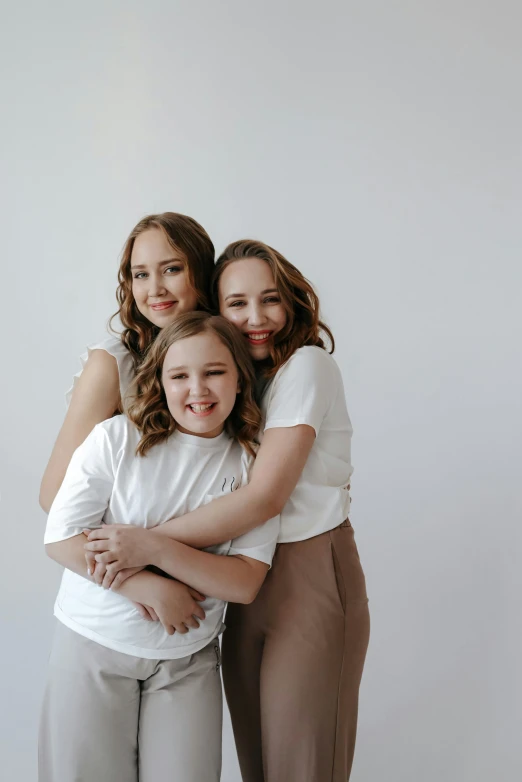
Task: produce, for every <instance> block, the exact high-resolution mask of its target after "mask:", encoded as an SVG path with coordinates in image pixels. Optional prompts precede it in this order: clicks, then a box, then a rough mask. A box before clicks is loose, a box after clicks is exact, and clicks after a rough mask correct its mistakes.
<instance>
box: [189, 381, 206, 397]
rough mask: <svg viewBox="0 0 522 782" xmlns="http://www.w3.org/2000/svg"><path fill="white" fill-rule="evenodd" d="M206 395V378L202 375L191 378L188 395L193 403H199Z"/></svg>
mask: <svg viewBox="0 0 522 782" xmlns="http://www.w3.org/2000/svg"><path fill="white" fill-rule="evenodd" d="M207 394H208V383H207V378H206V377H205V376H204V375H203V376H202V377H200V376H195V377H193V378H192V382H191V384H190V395H191V396H192V397H193V399H194V401H199V400H200V399H202V398H203V397H205V396H207Z"/></svg>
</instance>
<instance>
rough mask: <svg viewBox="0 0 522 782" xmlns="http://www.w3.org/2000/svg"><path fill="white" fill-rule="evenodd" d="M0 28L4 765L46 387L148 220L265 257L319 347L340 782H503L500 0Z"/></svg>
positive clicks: (513, 94) (516, 462)
mask: <svg viewBox="0 0 522 782" xmlns="http://www.w3.org/2000/svg"><path fill="white" fill-rule="evenodd" d="M2 17H3V19H2V31H1V32H0V36H1V40H0V59H1V65H2V85H1V99H2V107H3V110H4V111H3V118H2V126H1V131H0V132H1V134H2V143H1V150H2V152H1V155H2V156H1V179H2V210H1V213H2V217H3V218H4V219H5V221H4V228H3V231H2V239H3V242H2V245H3V246H2V286H1V290H2V305H1V308H0V313H1V318H2V378H3V379H2V384H1V391H2V413H3V426H2V430H3V431H2V438H1V455H2V467H1V474H0V480H1V487H0V489H1V495H2V504H1V513H2V534H3V540H2V543H3V546H2V568H1V579H2V587H1V591H0V609H1V615H2V622H1V628H2V643H1V646H0V659H1V670H2V698H1V706H0V708H1V709H2V714H1V731H0V735H1V741H2V748H1V757H2V778H3V779H5V780H8V781H9V782H11V780H15V779H17V780H23V782H26V781H27V782H30V781H31V780H35V779H36V731H37V723H38V709H39V703H40V699H41V694H42V687H43V681H44V674H45V668H46V660H47V654H48V650H49V644H50V638H51V631H52V602H53V598H54V595H55V592H56V588H57V584H58V580H59V570H58V568H57V567H56V566H54V565H53V563H51V562H50V561H49V560H46V558H45V556H44V552H43V546H42V534H43V529H44V523H45V518H44V514H43V513H42V512H41V511H40V510H39V508H38V501H37V497H38V486H39V480H40V476H41V473H42V471H43V468H44V465H45V463H46V459H47V457H48V454H49V451H50V449H51V446H52V442H53V439H54V437H55V435H56V433H57V431H58V428H59V426H60V423H61V420H62V417H63V414H64V401H63V394H64V392H65V390H66V389H67V387H68V386H69V384H70V380H71V376H72V374H73V373H74V372H75V371H76V370H77V369H78V359H77V357H78V356H79V354H80V353H81V352H82V350H83V349H84V346H85V345H86V344H87V343H89V342H93V341H95V340H96V339H98V338H99V337H100V336H102V335H103V333H104V328H105V322H106V320H107V318H108V316H109V315H110V314H111V313H112V311H113V310H114V309H115V300H114V289H115V280H116V271H117V264H118V254H119V251H120V249H121V247H122V245H123V242H124V240H125V237H126V235H127V233H128V231H129V230H130V229H131V228H132V226H133V225H134V223H135V222H136V221H137V220H138V219H139V218H140V217H142V215H144V214H145V213H148V212H154V211H164V210H174V211H182V212H185V213H188V214H190V215H193V216H194V217H196V218H197V219H198V220H199V221H200V222H201V223H202V224H203V225H204V226H205V227H206V228H207V230H208V231H209V233H210V234H211V236H212V237H213V239H214V241H215V244H216V248H217V249H218V250H221V249H222V248H223V246H224V245H225V244H226V243H227V242H228V241H231V240H233V239H237V238H241V237H245V236H252V237H257V238H261V239H263V240H265V241H267V242H269V243H270V244H273V245H274V246H275V247H277V248H278V249H280V250H281V251H282V252H283V253H285V254H286V255H287V256H288V258H289V259H290V260H292V261H293V262H294V263H296V264H297V265H298V266H299V267H300V268H301V269H302V270H303V272H304V273H305V274H306V275H307V276H309V277H310V278H311V279H312V280H313V281H314V283H315V284H316V286H317V288H318V290H319V293H320V295H321V297H322V303H323V313H324V315H325V317H326V319H327V320H328V322H329V323H330V325H331V326H332V328H333V330H334V333H335V334H336V336H337V341H338V347H337V351H336V356H337V360H338V361H339V363H340V365H341V367H342V370H343V375H344V378H345V385H346V393H347V399H348V405H349V410H350V413H351V416H352V419H353V423H354V428H355V438H354V463H355V468H356V471H355V474H354V478H353V484H352V486H353V492H352V493H353V498H354V501H353V517H352V522H353V524H354V526H355V528H356V534H357V539H358V543H359V548H360V552H361V557H362V559H363V563H364V566H365V569H366V573H367V579H368V589H369V594H370V606H371V611H372V622H373V627H372V640H371V646H370V650H369V655H368V661H367V666H366V671H365V676H364V680H363V686H362V693H361V715H360V729H359V741H358V748H357V753H356V761H355V766H354V771H353V775H352V780H353V782H381V780H382V781H384V780H386V782H441V780H444V782H492V780H495V782H504V781H505V782H511V781H512V780H515V779H516V778H518V777H519V776H520V760H519V758H517V757H516V753H515V741H516V739H517V738H519V732H520V731H519V728H520V720H521V718H522V714H521V706H520V703H521V693H520V690H519V691H518V692H517V687H516V679H515V664H516V662H518V660H519V659H520V653H521V651H522V650H521V648H520V600H519V596H520V577H519V567H520V566H519V562H520V559H519V561H518V562H517V559H516V554H517V545H518V544H519V543H520V539H519V537H518V525H519V523H520V511H521V502H520V488H519V486H520V482H519V481H518V482H517V480H516V479H517V477H518V475H519V473H520V468H521V466H522V464H521V458H520V442H521V435H522V426H521V417H520V408H519V404H520V394H521V391H522V382H521V371H520V356H519V355H518V356H517V354H516V348H517V347H518V345H519V341H520V328H519V326H520V324H519V323H518V322H517V321H518V320H519V315H518V310H520V294H521V283H522V279H521V271H520V259H519V255H520V246H521V239H522V229H521V219H520V217H521V216H520V207H521V200H522V199H521V195H522V187H521V181H522V154H521V152H522V148H521V139H522V110H521V101H520V84H521V78H522V45H521V44H522V41H521V32H520V31H521V24H522V10H521V7H520V4H519V3H518V2H517V0H513V1H512V2H510V1H509V0H497V2H496V3H494V4H493V3H491V2H485V0H451V1H450V0H438V2H435V1H434V0H425V1H424V2H418V1H415V0H410V2H406V0H403V1H402V2H401V1H400V0H398V1H397V2H389V0H365V2H364V3H363V2H361V3H354V2H348V1H347V0H342V1H341V2H333V1H332V0H321V2H319V0H316V1H315V2H309V1H308V2H303V0H299V2H298V0H290V1H286V2H285V0H278V2H273V0H270V2H266V1H265V2H263V3H260V2H257V3H255V2H248V3H246V2H241V1H240V0H234V1H232V2H230V1H229V2H212V1H211V0H200V2H197V3H196V2H193V3H189V2H184V3H182V2H173V1H172V0H170V1H168V0H165V2H161V1H160V0H148V2H147V3H145V2H141V3H138V2H129V1H128V0H125V1H124V0H103V2H101V1H100V0H98V1H97V2H92V0H91V2H89V3H79V2H65V0H63V2H58V1H57V0H50V2H47V3H37V2H34V3H28V2H24V0H20V2H18V3H16V4H14V3H11V4H7V3H5V4H4V10H3V14H2ZM517 326H518V329H517ZM517 331H518V333H517ZM517 565H518V567H517ZM517 592H518V594H517ZM517 728H518V730H517ZM224 741H225V756H224V772H223V780H224V781H225V782H238V780H239V779H240V777H239V772H238V770H237V765H236V761H235V755H234V749H233V744H232V740H231V736H230V732H229V727H228V725H227V730H226V734H225V739H224ZM517 766H518V772H517V768H516V767H517ZM325 782H326V781H325Z"/></svg>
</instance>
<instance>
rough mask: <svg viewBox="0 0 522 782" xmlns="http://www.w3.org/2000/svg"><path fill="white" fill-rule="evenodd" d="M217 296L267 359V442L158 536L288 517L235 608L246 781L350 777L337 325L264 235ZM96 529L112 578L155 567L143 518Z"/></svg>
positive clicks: (354, 697)
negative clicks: (213, 494) (144, 539)
mask: <svg viewBox="0 0 522 782" xmlns="http://www.w3.org/2000/svg"><path fill="white" fill-rule="evenodd" d="M215 294H216V295H217V296H218V300H219V307H220V310H221V313H222V315H223V316H224V317H226V318H227V319H228V320H230V321H231V322H233V323H234V324H235V325H236V327H237V328H238V329H239V331H240V333H241V334H242V339H243V340H244V343H245V344H246V345H248V348H249V350H250V353H251V355H252V357H253V358H254V360H255V361H256V363H257V366H258V368H259V369H258V377H259V380H260V385H261V388H262V389H263V394H262V409H263V413H264V419H265V420H264V433H263V438H262V443H261V447H260V449H259V452H258V455H257V458H256V462H255V465H254V468H253V470H252V475H251V478H250V481H249V483H248V485H247V486H245V487H243V488H241V489H240V490H239V491H237V492H234V493H233V494H232V495H229V496H227V497H224V498H221V499H219V500H218V501H217V502H215V503H214V504H213V505H212V507H211V508H206V507H205V508H199V509H198V510H196V511H194V512H193V513H191V514H188V515H187V516H185V517H183V518H177V519H172V520H171V521H169V522H167V524H164V525H162V527H161V528H160V530H159V531H158V534H161V535H168V536H172V537H174V538H176V540H178V541H182V542H183V543H185V544H189V545H193V546H208V545H210V544H212V543H216V542H218V541H219V540H225V539H227V538H229V537H233V536H234V535H238V534H241V533H244V532H246V531H247V530H250V529H252V528H253V527H255V526H256V525H257V524H260V523H261V522H263V521H265V520H266V519H268V518H270V517H271V516H272V515H274V514H277V513H280V514H281V534H280V537H279V542H280V545H279V546H278V549H277V552H276V555H275V557H274V562H273V567H272V569H271V571H270V573H269V576H268V578H267V579H266V582H265V584H264V585H263V588H262V589H261V591H260V594H259V595H258V597H257V599H256V601H255V602H254V603H252V604H251V605H248V606H242V605H237V606H236V605H231V606H229V609H228V611H227V631H226V633H225V636H224V641H223V659H224V668H223V672H224V683H225V690H226V694H227V700H228V704H229V707H230V712H231V715H232V722H233V727H234V735H235V739H236V745H237V751H238V756H239V762H240V766H241V772H242V775H243V780H244V782H346V780H347V779H348V777H349V775H350V769H351V765H352V759H353V752H354V746H355V734H356V726H357V705H358V693H359V684H360V680H361V676H362V671H363V665H364V660H365V655H366V649H367V644H368V637H369V614H368V601H367V596H366V587H365V581H364V575H363V572H362V569H361V565H360V561H359V556H358V553H357V548H356V546H355V542H354V536H353V529H352V527H351V525H350V522H349V521H348V513H349V507H350V497H349V493H348V489H349V481H350V476H351V473H352V467H351V460H350V444H351V435H352V427H351V424H350V419H349V417H348V413H347V410H346V403H345V396H344V389H343V383H342V378H341V373H340V372H339V369H338V367H337V365H336V363H335V361H334V360H333V358H332V357H331V356H330V355H329V353H328V352H327V350H326V349H325V345H324V341H323V337H322V336H321V332H322V333H323V334H325V335H326V336H327V337H329V338H331V334H330V332H329V331H328V329H327V328H326V327H325V326H324V325H323V324H322V323H321V321H320V320H319V302H318V299H317V296H316V295H315V293H314V291H313V289H312V287H311V285H310V284H309V283H308V282H307V280H306V279H305V278H304V277H303V275H302V274H301V273H300V272H299V271H298V269H296V268H295V266H293V265H292V264H290V263H289V262H288V261H287V260H286V259H285V258H284V257H283V256H282V255H281V254H280V253H278V252H277V251H276V250H273V249H272V248H271V247H269V246H267V245H265V244H262V243H261V242H255V241H240V242H235V243H233V244H231V245H229V246H228V247H227V248H226V250H225V252H224V253H223V254H222V256H221V257H220V258H219V260H218V262H217V268H216V274H215ZM331 341H332V346H333V340H331ZM90 538H91V540H92V542H91V543H89V544H87V548H88V550H89V553H90V549H93V550H94V551H102V550H103V551H105V552H106V555H107V557H109V560H108V561H111V562H112V564H111V566H110V567H111V578H113V577H114V574H115V573H118V576H117V578H119V579H120V580H121V579H122V578H124V577H125V575H126V573H127V572H132V571H127V570H126V568H130V567H132V566H139V565H145V564H147V560H148V555H147V547H146V546H145V545H141V546H140V545H138V544H139V543H140V541H138V539H137V538H136V536H135V535H134V532H133V530H132V529H129V530H128V531H126V534H125V535H123V536H122V537H121V538H119V539H118V541H117V545H116V541H115V540H114V535H113V531H112V530H111V529H110V528H109V529H107V530H97V531H96V532H94V533H92V534H91V536H90ZM109 580H110V579H109ZM189 583H190V581H189Z"/></svg>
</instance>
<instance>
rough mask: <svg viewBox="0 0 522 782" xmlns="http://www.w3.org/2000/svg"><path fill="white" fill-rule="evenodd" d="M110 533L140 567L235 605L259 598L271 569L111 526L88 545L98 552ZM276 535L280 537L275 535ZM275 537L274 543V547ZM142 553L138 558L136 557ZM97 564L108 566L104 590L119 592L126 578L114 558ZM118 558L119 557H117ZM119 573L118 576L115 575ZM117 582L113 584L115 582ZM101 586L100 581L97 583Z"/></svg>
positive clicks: (151, 533) (249, 559)
mask: <svg viewBox="0 0 522 782" xmlns="http://www.w3.org/2000/svg"><path fill="white" fill-rule="evenodd" d="M108 532H110V533H111V536H112V537H111V541H112V542H113V544H114V548H115V549H116V551H117V552H120V553H123V546H124V545H125V546H127V547H129V549H130V551H131V556H139V557H140V558H141V559H140V565H154V566H155V567H157V568H159V569H160V570H162V571H163V572H165V573H168V574H169V575H171V576H173V577H174V578H176V579H178V580H179V581H183V582H185V583H190V585H191V587H193V588H194V589H197V590H198V591H199V592H203V593H204V594H206V595H212V597H216V598H218V599H219V600H226V601H230V602H233V603H251V602H252V601H253V600H254V598H255V597H256V595H257V593H258V592H259V589H260V588H261V584H262V583H263V581H264V579H265V576H266V574H267V572H268V565H266V564H265V563H264V562H261V561H259V560H257V559H253V558H252V557H249V556H243V555H241V554H236V555H231V556H222V555H219V554H212V553H210V552H207V551H198V550H197V549H194V548H191V547H190V546H186V545H184V544H183V543H179V542H178V541H176V540H171V539H169V538H167V537H165V536H162V535H158V534H156V531H155V530H146V529H142V528H137V527H134V528H130V529H129V527H128V526H127V525H110V527H109V528H105V529H104V530H101V531H99V532H98V531H95V532H94V533H93V534H92V535H91V536H90V539H91V542H90V543H88V544H86V545H88V546H90V547H91V550H93V551H96V550H98V549H101V548H102V547H104V546H105V543H106V541H105V540H104V539H103V538H102V539H101V540H99V539H97V537H96V536H97V535H98V534H99V535H104V534H107V533H108ZM276 534H277V533H276ZM275 539H276V538H275V536H274V543H275ZM137 552H139V554H137ZM95 556H96V562H97V563H101V564H102V565H107V572H106V574H105V577H104V579H103V582H102V584H103V586H104V587H106V588H108V587H111V588H112V589H114V588H116V589H119V585H120V584H121V583H122V579H123V578H125V575H124V574H123V573H122V571H119V570H118V568H119V565H118V563H117V562H115V563H114V565H111V564H110V563H111V562H113V561H114V554H113V553H112V552H111V551H106V552H104V553H101V554H96V555H95ZM116 556H117V554H116ZM116 573H118V575H115V574H116ZM113 579H114V580H113ZM96 581H97V582H98V583H99V580H98V579H96Z"/></svg>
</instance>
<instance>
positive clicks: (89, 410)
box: [40, 350, 120, 513]
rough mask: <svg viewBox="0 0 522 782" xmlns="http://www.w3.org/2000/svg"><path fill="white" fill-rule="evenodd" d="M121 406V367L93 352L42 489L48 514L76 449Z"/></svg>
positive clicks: (59, 435) (55, 446) (61, 432)
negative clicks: (119, 371) (98, 425)
mask: <svg viewBox="0 0 522 782" xmlns="http://www.w3.org/2000/svg"><path fill="white" fill-rule="evenodd" d="M119 403H120V383H119V373H118V365H117V363H116V359H115V358H114V356H111V355H109V353H107V352H106V351H105V350H94V351H93V352H92V353H91V355H90V356H89V358H88V360H87V363H86V365H85V368H84V370H83V372H82V374H81V375H80V378H79V380H78V383H77V385H76V387H75V389H74V392H73V395H72V399H71V404H70V405H69V408H68V410H67V414H66V416H65V420H64V422H63V425H62V428H61V429H60V432H59V434H58V437H57V439H56V442H55V444H54V447H53V450H52V453H51V456H50V458H49V462H48V464H47V467H46V468H45V472H44V476H43V478H42V483H41V486H40V506H41V507H42V509H43V510H44V511H45V512H46V513H48V512H49V509H50V507H51V505H52V503H53V500H54V498H55V497H56V494H57V492H58V489H59V488H60V486H61V485H62V481H63V479H64V476H65V473H66V471H67V467H68V466H69V462H70V460H71V456H72V455H73V453H74V451H75V450H76V448H78V446H79V445H81V443H83V441H84V440H85V438H86V437H87V435H88V434H89V433H90V432H91V431H92V430H93V429H94V427H95V426H96V424H99V423H100V422H101V421H105V420H106V419H107V418H110V417H111V416H112V415H113V414H114V412H115V411H116V410H117V408H118V405H119Z"/></svg>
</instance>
